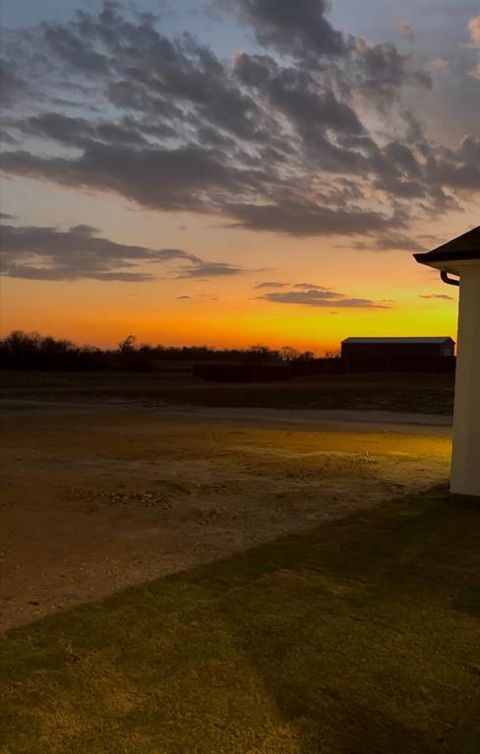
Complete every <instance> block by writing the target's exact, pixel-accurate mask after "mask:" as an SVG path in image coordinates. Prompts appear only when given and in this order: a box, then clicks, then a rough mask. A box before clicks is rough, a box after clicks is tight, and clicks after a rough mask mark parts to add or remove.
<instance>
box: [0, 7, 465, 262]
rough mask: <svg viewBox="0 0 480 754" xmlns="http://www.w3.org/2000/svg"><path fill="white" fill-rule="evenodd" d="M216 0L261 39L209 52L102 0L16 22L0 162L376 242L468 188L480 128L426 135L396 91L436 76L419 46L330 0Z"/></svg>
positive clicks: (135, 198)
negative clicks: (229, 52) (55, 16)
mask: <svg viewBox="0 0 480 754" xmlns="http://www.w3.org/2000/svg"><path fill="white" fill-rule="evenodd" d="M219 2H220V3H221V5H222V7H223V8H224V9H226V10H228V12H233V13H236V14H237V17H238V15H239V16H240V17H241V18H242V19H243V23H245V24H247V25H248V27H249V28H250V29H252V30H253V31H254V34H255V36H256V39H257V41H259V43H260V44H261V45H262V46H263V48H264V49H259V48H258V49H256V50H255V54H253V53H247V52H240V53H238V54H236V55H235V56H234V57H232V58H231V59H220V58H219V57H218V56H217V55H215V53H214V52H213V51H212V50H211V49H209V48H208V47H206V46H205V45H203V44H201V43H200V42H199V41H198V40H196V39H194V38H192V37H191V36H190V35H188V34H182V35H179V36H177V37H174V36H172V35H169V36H167V35H166V34H165V33H162V32H161V31H160V30H159V26H158V23H157V21H156V19H155V18H154V17H153V16H152V15H149V14H147V15H145V14H143V15H140V16H138V15H137V16H135V14H132V13H131V12H129V11H126V10H122V7H121V6H120V5H119V4H117V3H112V2H106V3H105V5H104V8H103V10H102V11H100V12H98V13H96V12H92V13H90V12H88V11H78V12H77V13H76V15H75V16H74V17H73V19H72V20H71V21H69V22H67V23H52V22H49V23H43V24H40V25H39V26H37V27H35V28H32V29H26V30H20V31H12V30H11V31H10V32H9V36H8V44H6V45H4V48H5V50H4V51H3V53H4V66H5V69H6V70H7V72H8V73H7V82H8V81H10V82H11V81H12V80H13V79H15V81H16V82H17V83H18V86H16V85H12V87H11V92H12V96H11V97H10V98H9V99H8V100H6V103H7V108H8V116H7V117H5V118H4V123H5V129H6V130H7V131H8V134H7V140H8V139H9V140H10V142H9V145H8V148H7V150H6V152H5V154H4V157H3V163H2V169H3V171H4V172H5V173H6V174H7V175H13V176H26V177H29V178H33V179H36V180H38V181H49V182H52V183H55V184H58V185H61V186H68V187H71V188H74V189H79V190H83V189H88V190H89V191H96V192H108V193H114V194H118V195H120V196H122V197H126V198H127V199H128V200H130V201H131V202H132V203H136V204H137V205H139V206H141V207H147V208H149V209H154V210H157V211H168V212H172V211H182V212H184V211H186V212H194V213H201V214H208V215H211V216H214V217H216V218H221V219H222V221H223V225H224V227H232V228H235V227H237V228H238V227H239V228H246V229H249V230H252V231H256V232H263V231H267V232H273V233H278V234H289V235H292V236H296V237H308V236H328V235H333V234H339V235H343V236H355V235H356V234H361V235H362V236H367V237H368V240H365V241H364V243H366V244H367V245H368V246H369V248H370V247H371V244H370V239H371V238H374V237H375V236H381V237H383V236H385V237H386V238H390V237H392V235H395V234H396V233H400V229H401V235H402V237H404V238H407V237H408V229H409V225H410V224H411V223H413V222H414V221H417V220H418V219H422V218H429V219H431V218H432V217H435V216H436V215H438V213H439V212H442V213H443V214H445V212H447V211H449V210H451V209H458V206H459V205H458V201H457V199H456V197H457V196H458V197H460V198H463V196H464V195H465V193H466V192H473V191H476V190H477V188H478V180H479V171H480V168H479V167H478V165H479V162H478V161H477V162H476V161H475V160H476V155H477V150H478V140H477V139H476V138H475V137H474V136H467V137H466V138H465V139H464V140H463V141H462V142H461V144H459V145H458V147H456V148H452V147H446V146H441V145H438V144H436V143H435V142H434V141H433V140H431V139H429V138H428V136H427V135H426V133H425V131H424V129H423V127H422V126H421V124H420V123H419V122H418V120H417V119H416V118H415V117H414V116H413V115H412V113H411V112H410V111H409V109H408V107H407V106H406V105H405V102H404V101H403V99H402V97H403V93H402V92H403V89H404V88H405V87H406V86H410V87H411V86H416V87H428V86H431V80H430V76H429V74H428V73H427V72H425V71H424V70H423V69H422V68H421V66H420V64H419V62H418V59H417V58H416V57H415V56H412V55H403V54H401V53H400V52H399V51H398V49H397V48H396V47H395V45H392V44H376V45H374V44H371V43H370V42H368V40H365V39H361V38H355V37H353V36H350V37H345V36H344V35H342V34H340V33H339V32H338V31H336V30H335V29H334V28H333V26H332V25H331V23H330V22H329V21H328V19H327V18H326V12H327V10H328V8H327V3H326V2H324V0H298V1H297V2H295V3H292V1H291V0H219ZM217 4H218V3H217ZM472 28H473V32H471V33H473V37H472V39H473V38H476V36H475V35H476V28H477V27H476V26H475V25H474V26H473V27H472ZM12 77H13V79H12ZM27 82H28V83H27ZM69 102H70V103H71V104H70V105H69V104H68V103H69ZM388 135H390V136H388ZM397 242H399V241H397ZM406 243H407V241H405V244H406ZM404 247H405V248H406V246H404ZM396 248H402V247H396ZM192 269H193V268H192ZM124 272H125V273H128V270H127V271H124ZM132 274H134V273H133V272H132ZM212 274H213V276H215V275H216V274H221V273H220V268H215V269H214V271H213V272H212ZM223 274H235V273H232V272H230V273H229V272H228V271H226V269H225V270H224V272H223ZM190 276H199V275H195V273H193V274H192V275H190Z"/></svg>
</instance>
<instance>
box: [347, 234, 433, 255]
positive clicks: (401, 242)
mask: <svg viewBox="0 0 480 754" xmlns="http://www.w3.org/2000/svg"><path fill="white" fill-rule="evenodd" d="M355 248H356V249H362V250H366V251H393V250H395V251H398V250H402V251H425V248H424V247H423V246H422V244H420V243H418V242H417V241H415V240H414V239H412V238H409V237H408V236H377V237H376V238H372V239H371V241H368V242H359V243H357V244H355Z"/></svg>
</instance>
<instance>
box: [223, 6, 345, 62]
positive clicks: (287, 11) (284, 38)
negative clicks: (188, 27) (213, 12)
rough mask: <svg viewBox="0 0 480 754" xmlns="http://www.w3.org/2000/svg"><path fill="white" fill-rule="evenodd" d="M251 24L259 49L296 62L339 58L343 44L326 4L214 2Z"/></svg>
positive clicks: (343, 48)
mask: <svg viewBox="0 0 480 754" xmlns="http://www.w3.org/2000/svg"><path fill="white" fill-rule="evenodd" d="M215 5H216V6H217V7H221V8H225V9H229V10H231V11H233V12H234V13H237V14H238V15H240V16H241V17H242V18H243V19H244V20H246V21H247V22H248V23H250V24H251V26H252V28H253V29H254V31H255V36H256V38H257V40H258V42H259V43H260V44H261V45H264V46H266V47H275V48H276V49H277V50H279V51H280V52H285V53H288V54H291V55H294V56H296V57H299V58H305V57H307V58H312V59H315V56H318V55H324V54H327V55H341V54H343V53H345V51H346V44H345V41H344V39H343V36H342V34H341V33H340V32H338V31H336V30H335V29H334V28H333V27H332V26H331V24H330V23H329V22H328V21H327V19H326V18H325V12H326V11H327V9H328V3H327V2H326V0H300V1H298V0H297V2H292V0H217V2H216V3H215Z"/></svg>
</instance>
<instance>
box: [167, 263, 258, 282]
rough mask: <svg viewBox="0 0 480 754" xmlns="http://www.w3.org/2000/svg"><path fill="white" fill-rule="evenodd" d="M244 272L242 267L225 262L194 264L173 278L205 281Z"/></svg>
mask: <svg viewBox="0 0 480 754" xmlns="http://www.w3.org/2000/svg"><path fill="white" fill-rule="evenodd" d="M242 272H245V269H244V268H243V267H236V266H235V265H233V264H227V263H226V262H202V261H199V262H196V263H195V264H194V265H192V266H190V267H184V268H182V269H181V270H180V272H179V273H178V274H177V275H175V278H176V279H178V280H182V279H184V278H201V279H202V280H207V279H209V278H213V277H230V276H231V275H240V274H241V273H242Z"/></svg>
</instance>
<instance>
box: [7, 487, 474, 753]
mask: <svg viewBox="0 0 480 754" xmlns="http://www.w3.org/2000/svg"><path fill="white" fill-rule="evenodd" d="M479 523H480V510H477V509H474V508H471V509H467V508H460V507H456V506H454V505H452V504H451V503H450V502H449V498H448V495H447V493H446V492H445V491H444V490H433V491H431V492H430V493H428V494H426V495H421V496H412V497H409V498H405V499H402V500H396V501H392V502H391V503H389V504H387V505H384V506H381V507H378V508H376V509H373V510H370V511H364V512H360V513H357V514H354V515H351V516H348V517H346V518H343V519H340V520H338V521H332V522H329V523H327V524H324V525H323V526H321V527H320V528H318V529H316V530H314V531H311V532H308V533H306V534H303V535H297V536H289V537H286V538H283V539H280V540H277V541H275V542H272V543H269V544H266V545H262V546H260V547H257V548H255V549H253V550H250V551H247V552H245V553H243V554H240V555H237V556H234V557H232V558H229V559H227V560H224V561H217V562H214V563H211V564H209V565H206V566H203V567H200V568H196V569H194V570H192V571H189V572H185V573H182V574H177V575H174V576H170V577H168V578H165V579H162V580H158V581H155V582H151V583H149V584H145V585H143V586H140V587H135V588H130V589H127V590H125V591H123V592H121V593H119V594H117V595H115V596H113V597H111V598H109V599H107V600H105V601H104V602H102V603H98V604H94V605H85V606H82V607H79V608H75V609H73V610H69V611H68V612H65V613H63V614H58V615H56V616H52V617H50V618H47V619H44V620H42V621H39V622H38V623H36V624H32V625H30V626H26V627H24V628H21V629H16V630H14V631H12V632H10V634H9V635H8V636H7V637H6V639H5V641H4V647H3V652H4V660H3V671H4V672H3V686H4V688H5V689H6V691H7V694H8V698H7V701H6V702H5V704H4V709H5V720H4V725H3V730H4V743H5V747H6V748H5V751H6V752H8V753H9V754H10V752H11V753H12V754H16V753H17V752H34V753H35V754H37V752H38V754H44V753H45V754H47V752H48V754H58V753H59V752H62V753H63V752H65V754H67V753H68V754H77V753H78V754H97V753H99V752H102V754H103V753H105V754H107V753H110V752H111V753H112V754H120V753H122V754H143V753H144V752H145V753H146V754H154V752H155V754H190V752H192V753H193V752H195V754H197V753H198V754H216V753H217V752H219V753H220V754H224V753H225V754H229V753H232V754H234V753H235V754H237V753H238V754H240V753H242V754H243V753H244V752H245V753H246V752H249V753H251V754H253V753H254V752H255V754H260V753H261V754H314V753H315V752H322V754H323V753H324V752H325V753H327V754H340V753H341V754H347V753H348V754H417V753H418V754H438V753H439V752H443V753H444V754H477V752H478V751H480V730H479V728H478V724H477V723H478V720H479V719H480V717H479V715H478V713H479V711H480V707H479V699H480V589H479V573H480V533H479Z"/></svg>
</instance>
